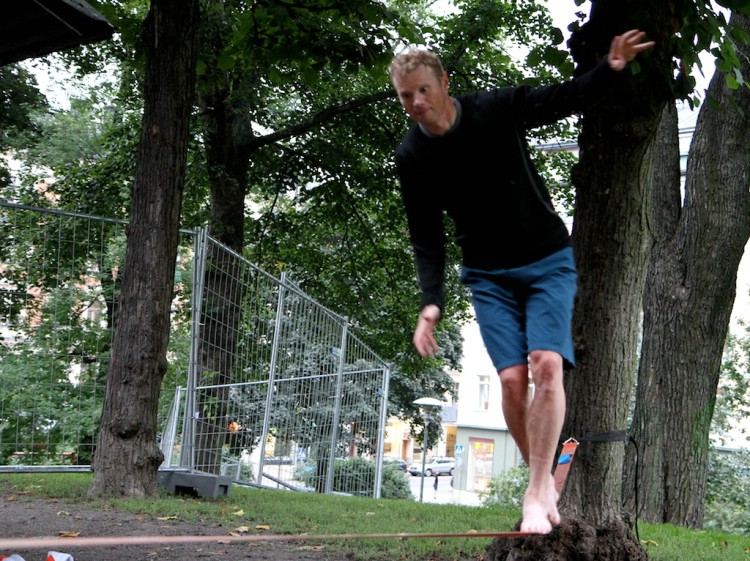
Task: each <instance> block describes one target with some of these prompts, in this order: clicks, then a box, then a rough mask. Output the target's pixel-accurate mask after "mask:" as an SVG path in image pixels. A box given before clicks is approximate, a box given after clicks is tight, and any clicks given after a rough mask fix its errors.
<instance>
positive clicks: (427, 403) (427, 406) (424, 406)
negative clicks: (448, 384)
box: [412, 397, 445, 503]
mask: <svg viewBox="0 0 750 561" xmlns="http://www.w3.org/2000/svg"><path fill="white" fill-rule="evenodd" d="M412 403H414V405H419V408H420V409H421V410H422V418H423V419H424V441H423V443H422V480H421V481H420V483H419V502H420V503H421V502H423V501H424V471H425V465H426V462H427V444H428V437H429V433H430V431H429V426H430V420H432V415H431V414H432V412H433V411H439V410H440V408H441V407H443V405H445V403H443V402H442V401H440V400H439V399H435V398H434V397H420V398H419V399H415V400H414V401H413V402H412Z"/></svg>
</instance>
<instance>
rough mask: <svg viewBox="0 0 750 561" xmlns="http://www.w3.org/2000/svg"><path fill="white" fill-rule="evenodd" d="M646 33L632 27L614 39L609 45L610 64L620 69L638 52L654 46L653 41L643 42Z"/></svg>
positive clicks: (615, 68) (613, 67) (611, 66)
mask: <svg viewBox="0 0 750 561" xmlns="http://www.w3.org/2000/svg"><path fill="white" fill-rule="evenodd" d="M645 36H646V33H645V32H643V31H640V30H638V29H631V30H630V31H626V32H625V33H623V34H622V35H617V36H616V37H615V38H614V39H612V44H611V45H610V47H609V55H608V57H607V58H608V59H609V66H610V68H612V70H615V71H618V72H619V71H620V70H622V69H623V68H625V67H626V66H627V65H628V63H629V62H630V61H631V60H633V59H634V58H635V57H636V55H637V54H638V53H640V52H641V51H645V50H646V49H650V48H651V47H653V46H654V42H653V41H647V42H645V43H642V42H641V41H643V38H644V37H645Z"/></svg>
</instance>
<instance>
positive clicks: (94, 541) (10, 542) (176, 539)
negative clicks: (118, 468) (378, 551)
mask: <svg viewBox="0 0 750 561" xmlns="http://www.w3.org/2000/svg"><path fill="white" fill-rule="evenodd" d="M530 535H534V534H531V533H529V532H467V533H464V534H457V533H447V534H446V533H435V534H416V533H414V534H408V533H398V534H324V535H318V536H314V535H309V534H252V535H247V536H91V537H70V538H68V537H50V536H48V537H38V538H0V551H14V550H19V549H20V550H23V549H49V548H71V547H113V546H118V545H155V544H161V545H165V544H171V545H174V544H186V543H221V544H230V543H248V542H300V541H306V542H315V541H332V540H382V539H416V538H445V539H447V538H525V537H527V536H530Z"/></svg>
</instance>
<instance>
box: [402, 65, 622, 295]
mask: <svg viewBox="0 0 750 561" xmlns="http://www.w3.org/2000/svg"><path fill="white" fill-rule="evenodd" d="M615 74H617V73H616V72H615V71H613V70H612V69H611V68H610V67H609V64H608V62H607V60H606V59H604V60H603V61H602V63H601V64H599V65H598V66H597V67H596V68H595V69H593V70H592V71H590V72H588V73H586V74H583V75H581V76H580V77H578V78H574V79H573V80H571V81H568V82H563V83H561V84H556V85H552V86H543V87H538V88H531V87H526V86H521V87H515V88H512V87H507V88H500V89H496V90H492V91H487V92H478V93H473V94H468V95H462V96H458V97H456V100H457V102H458V103H459V104H460V108H458V109H459V110H458V112H457V122H456V123H455V124H454V126H453V128H452V129H451V130H450V131H449V132H448V133H447V134H445V135H443V136H434V135H430V134H429V133H427V132H425V131H424V130H423V129H422V128H421V127H420V126H419V125H415V126H413V127H412V128H411V130H410V131H409V133H408V134H407V135H406V136H405V137H404V139H403V141H402V142H401V144H400V145H399V146H398V148H397V149H396V167H397V170H398V174H399V177H400V181H401V191H402V196H403V200H404V205H405V208H406V214H407V219H408V223H409V232H410V237H411V242H412V245H413V248H414V254H415V259H416V265H417V275H418V278H419V282H420V286H421V288H422V302H421V307H424V306H426V305H428V304H436V305H438V306H439V307H440V308H441V309H442V307H443V290H444V289H443V285H444V275H445V272H444V270H445V232H444V228H443V213H444V212H447V214H448V216H450V218H451V219H452V220H453V221H454V223H455V230H456V241H457V242H458V245H459V246H460V248H461V253H462V260H463V263H464V265H466V266H467V267H471V268H478V269H485V270H490V269H504V268H513V267H518V266H522V265H527V264H529V263H533V262H534V261H537V260H539V259H542V258H544V257H546V256H548V255H550V254H552V253H554V252H555V251H558V250H559V249H562V248H563V247H565V246H567V245H569V244H570V236H569V234H568V230H567V228H566V227H565V224H564V222H563V221H562V219H561V218H560V217H559V216H558V215H557V213H556V211H555V210H554V208H553V205H552V201H551V198H550V196H549V193H548V191H547V188H546V187H545V185H544V183H543V181H542V178H541V177H540V175H539V173H538V172H537V170H536V169H535V167H534V165H533V163H532V161H531V158H530V155H529V147H528V143H527V140H526V131H527V130H529V129H532V128H535V127H538V126H541V125H545V124H550V123H553V122H556V121H558V120H560V119H563V118H565V117H568V116H570V115H572V114H574V113H578V112H580V111H581V110H583V108H584V107H585V106H586V104H588V103H590V102H591V101H593V100H595V99H596V98H597V97H599V96H600V95H601V93H602V92H603V91H604V90H606V89H608V88H609V87H610V86H611V85H612V84H613V80H612V77H613V75H615ZM459 119H460V121H459Z"/></svg>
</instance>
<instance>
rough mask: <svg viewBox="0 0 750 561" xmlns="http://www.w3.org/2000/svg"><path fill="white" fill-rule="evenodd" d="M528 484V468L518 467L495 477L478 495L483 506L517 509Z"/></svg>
mask: <svg viewBox="0 0 750 561" xmlns="http://www.w3.org/2000/svg"><path fill="white" fill-rule="evenodd" d="M528 484H529V468H528V467H526V466H518V467H514V468H510V469H507V470H505V471H504V472H502V473H499V474H498V475H495V476H494V477H493V478H492V480H491V481H490V483H489V485H487V488H486V489H485V490H484V491H482V492H480V493H479V500H480V501H481V502H482V505H483V506H488V507H495V506H499V507H504V508H519V507H520V506H521V504H522V503H523V494H524V493H525V492H526V487H527V486H528Z"/></svg>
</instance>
